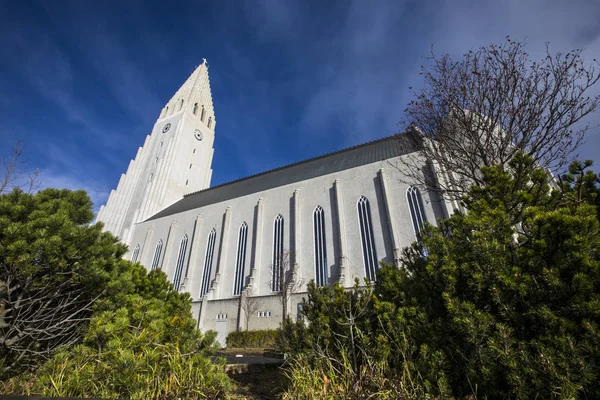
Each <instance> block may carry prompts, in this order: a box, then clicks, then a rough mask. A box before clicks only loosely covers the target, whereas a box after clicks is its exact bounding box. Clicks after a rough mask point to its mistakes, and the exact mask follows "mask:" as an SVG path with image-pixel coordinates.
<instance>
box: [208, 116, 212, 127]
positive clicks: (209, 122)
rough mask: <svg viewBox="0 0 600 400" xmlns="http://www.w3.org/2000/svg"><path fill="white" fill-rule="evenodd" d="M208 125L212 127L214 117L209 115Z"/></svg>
mask: <svg viewBox="0 0 600 400" xmlns="http://www.w3.org/2000/svg"><path fill="white" fill-rule="evenodd" d="M207 125H208V127H209V128H210V126H211V125H212V117H208V124H207Z"/></svg>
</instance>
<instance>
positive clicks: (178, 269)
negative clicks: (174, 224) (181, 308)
mask: <svg viewBox="0 0 600 400" xmlns="http://www.w3.org/2000/svg"><path fill="white" fill-rule="evenodd" d="M187 245H188V235H187V234H186V235H183V237H182V238H181V241H180V242H179V254H178V255H177V264H176V265H175V273H174V274H173V288H174V289H175V290H177V291H179V288H180V287H181V274H182V273H183V263H184V261H185V251H186V250H187Z"/></svg>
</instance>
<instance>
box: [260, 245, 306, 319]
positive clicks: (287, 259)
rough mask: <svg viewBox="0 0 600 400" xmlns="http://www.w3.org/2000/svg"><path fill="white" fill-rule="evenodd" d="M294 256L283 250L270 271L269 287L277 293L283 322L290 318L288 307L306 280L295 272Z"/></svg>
mask: <svg viewBox="0 0 600 400" xmlns="http://www.w3.org/2000/svg"><path fill="white" fill-rule="evenodd" d="M293 259H294V254H293V253H292V252H291V251H289V250H283V251H282V252H281V253H280V254H279V255H278V256H276V257H275V258H274V260H273V263H272V264H271V265H270V267H269V269H270V272H271V278H270V279H269V281H268V285H269V287H270V288H271V291H273V292H277V295H278V298H279V301H280V303H281V308H282V317H283V321H285V320H286V319H287V318H288V307H289V302H290V298H291V297H292V294H294V293H296V292H297V291H298V290H300V288H301V287H302V284H303V283H304V280H303V279H301V278H299V277H298V274H297V271H295V270H294V263H293Z"/></svg>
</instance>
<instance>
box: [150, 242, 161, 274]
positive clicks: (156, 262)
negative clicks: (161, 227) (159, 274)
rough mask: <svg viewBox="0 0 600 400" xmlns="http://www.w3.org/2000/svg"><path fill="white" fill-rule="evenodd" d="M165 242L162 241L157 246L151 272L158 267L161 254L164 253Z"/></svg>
mask: <svg viewBox="0 0 600 400" xmlns="http://www.w3.org/2000/svg"><path fill="white" fill-rule="evenodd" d="M162 247H163V241H162V239H161V240H159V241H158V243H157V244H156V248H155V249H154V258H152V267H151V268H150V270H154V269H156V268H157V267H158V261H159V260H160V253H161V252H162Z"/></svg>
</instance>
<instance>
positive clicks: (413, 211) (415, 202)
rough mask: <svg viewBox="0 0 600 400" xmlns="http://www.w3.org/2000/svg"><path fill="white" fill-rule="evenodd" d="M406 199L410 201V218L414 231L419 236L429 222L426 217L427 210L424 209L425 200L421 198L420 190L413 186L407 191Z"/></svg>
mask: <svg viewBox="0 0 600 400" xmlns="http://www.w3.org/2000/svg"><path fill="white" fill-rule="evenodd" d="M406 198H407V200H408V208H409V210H410V217H411V219H412V223H413V229H414V230H415V234H416V235H419V233H420V232H421V229H423V225H424V224H425V222H427V217H426V216H425V208H424V207H423V199H422V198H421V192H420V191H419V189H418V188H416V187H414V186H411V187H409V188H408V190H407V191H406Z"/></svg>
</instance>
